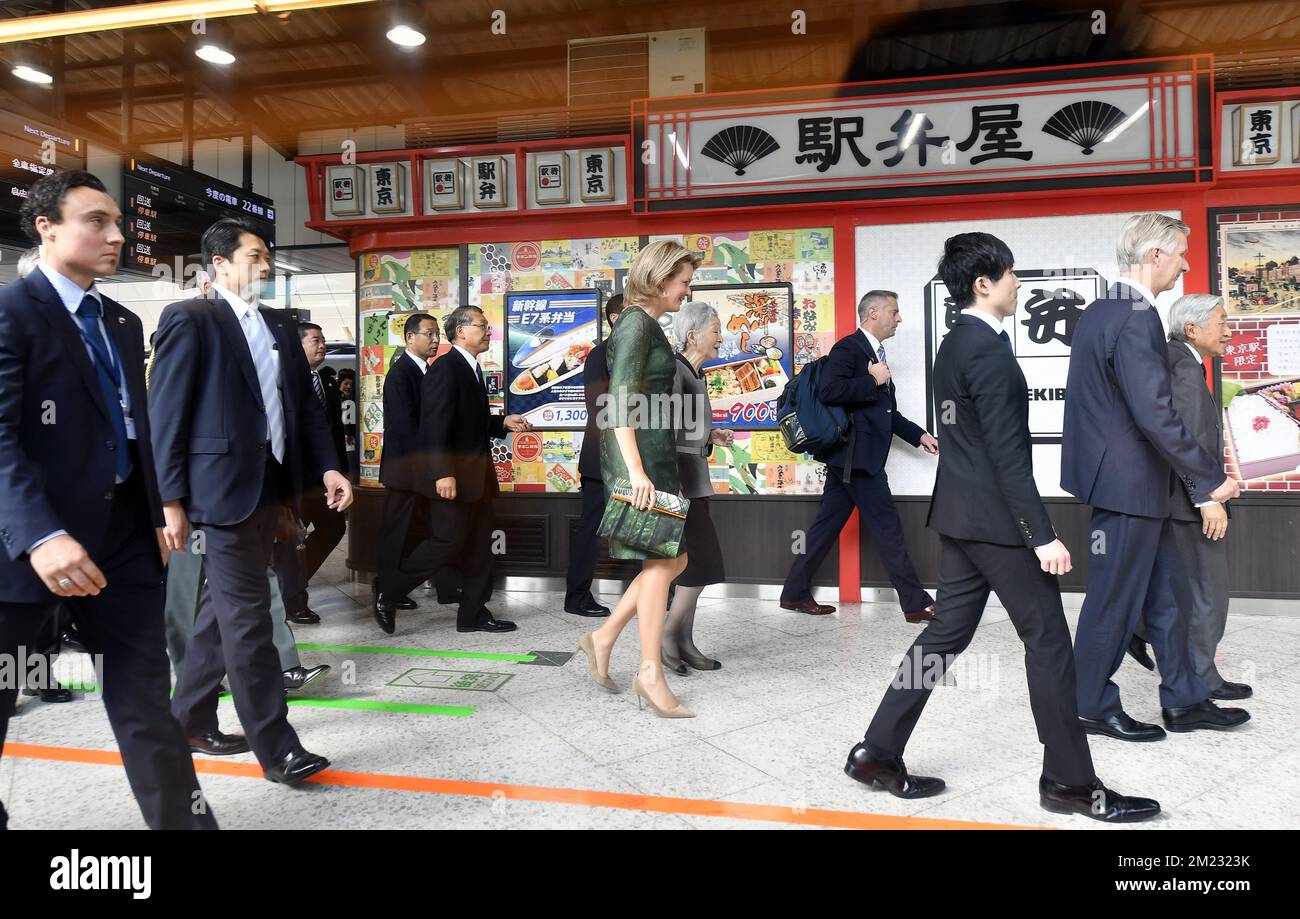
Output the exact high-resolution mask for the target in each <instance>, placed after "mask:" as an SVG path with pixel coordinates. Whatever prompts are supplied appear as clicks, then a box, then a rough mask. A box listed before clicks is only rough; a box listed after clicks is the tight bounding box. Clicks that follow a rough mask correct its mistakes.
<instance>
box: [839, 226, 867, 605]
mask: <svg viewBox="0 0 1300 919" xmlns="http://www.w3.org/2000/svg"><path fill="white" fill-rule="evenodd" d="M853 230H854V227H853V218H852V217H851V216H850V215H849V214H843V215H841V216H837V217H836V218H835V334H836V336H838V337H841V338H842V337H843V336H845V335H848V334H849V333H850V332H852V331H853V329H854V328H855V327H856V326H857V324H858V299H857V286H858V285H857V261H856V257H855V253H854V236H855V234H854V231H853ZM858 523H859V521H858V512H857V510H854V511H853V515H852V516H851V517H849V522H848V523H846V524H845V525H844V529H843V530H841V531H840V602H841V603H861V602H862V550H861V547H860V545H859V543H858V539H859V536H858Z"/></svg>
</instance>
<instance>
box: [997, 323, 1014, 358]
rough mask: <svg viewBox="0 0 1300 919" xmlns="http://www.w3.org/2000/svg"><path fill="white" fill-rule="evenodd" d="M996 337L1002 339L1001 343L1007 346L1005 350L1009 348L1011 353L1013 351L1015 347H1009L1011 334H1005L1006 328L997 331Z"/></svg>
mask: <svg viewBox="0 0 1300 919" xmlns="http://www.w3.org/2000/svg"><path fill="white" fill-rule="evenodd" d="M998 338H1000V339H1002V343H1003V344H1005V345H1006V346H1007V350H1009V351H1010V352H1011V353H1012V354H1014V353H1015V351H1016V349H1015V348H1012V347H1011V336H1010V335H1008V334H1007V330H1006V329H1003V330H1002V331H1001V332H999V333H998Z"/></svg>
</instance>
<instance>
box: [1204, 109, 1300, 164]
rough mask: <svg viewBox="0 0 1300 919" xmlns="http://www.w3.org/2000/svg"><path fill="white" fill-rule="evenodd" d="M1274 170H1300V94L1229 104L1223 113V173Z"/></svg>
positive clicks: (1220, 122)
mask: <svg viewBox="0 0 1300 919" xmlns="http://www.w3.org/2000/svg"><path fill="white" fill-rule="evenodd" d="M1293 92H1294V91H1293ZM1274 169H1300V93H1295V94H1294V95H1292V96H1291V97H1290V98H1283V99H1277V100H1274V101H1266V102H1249V103H1241V104H1237V103H1233V102H1231V101H1230V100H1229V101H1226V102H1225V103H1224V104H1223V105H1222V106H1221V107H1220V111H1219V171H1220V172H1230V173H1237V174H1240V173H1247V172H1259V171H1267V170H1274Z"/></svg>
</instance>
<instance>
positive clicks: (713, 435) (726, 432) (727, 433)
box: [709, 428, 736, 447]
mask: <svg viewBox="0 0 1300 919" xmlns="http://www.w3.org/2000/svg"><path fill="white" fill-rule="evenodd" d="M735 442H736V432H735V431H733V430H731V429H730V428H714V429H713V430H712V431H711V432H710V433H709V443H713V444H717V445H718V446H719V447H730V446H731V445H732V444H734V443H735Z"/></svg>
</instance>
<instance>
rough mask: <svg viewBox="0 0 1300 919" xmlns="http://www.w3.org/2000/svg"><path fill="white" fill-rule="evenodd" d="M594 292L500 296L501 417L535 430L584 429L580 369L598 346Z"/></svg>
mask: <svg viewBox="0 0 1300 919" xmlns="http://www.w3.org/2000/svg"><path fill="white" fill-rule="evenodd" d="M600 303H601V298H600V291H599V290H598V289H596V288H587V289H579V290H535V291H512V292H510V293H507V294H506V295H505V319H506V379H505V384H506V412H507V414H519V415H522V416H523V417H524V418H525V419H526V420H527V421H528V422H529V423H530V424H532V425H533V427H534V428H537V429H538V430H543V431H545V430H582V429H583V428H584V427H585V426H586V424H587V405H586V401H585V399H584V396H583V388H582V376H583V373H582V371H583V365H584V364H585V363H586V360H587V355H588V354H590V353H591V350H592V349H593V348H595V347H596V344H597V343H598V342H599V341H600V322H599V318H600Z"/></svg>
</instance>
